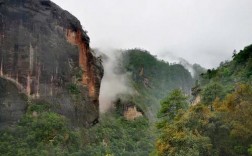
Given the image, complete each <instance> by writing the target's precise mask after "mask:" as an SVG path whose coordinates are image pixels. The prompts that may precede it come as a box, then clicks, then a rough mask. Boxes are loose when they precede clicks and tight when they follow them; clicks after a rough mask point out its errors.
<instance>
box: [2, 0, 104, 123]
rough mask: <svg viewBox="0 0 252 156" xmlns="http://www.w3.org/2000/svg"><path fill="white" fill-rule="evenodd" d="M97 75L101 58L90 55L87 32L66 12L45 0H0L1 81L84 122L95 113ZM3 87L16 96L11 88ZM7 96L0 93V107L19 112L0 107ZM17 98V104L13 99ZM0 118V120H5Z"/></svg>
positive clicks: (59, 111)
mask: <svg viewBox="0 0 252 156" xmlns="http://www.w3.org/2000/svg"><path fill="white" fill-rule="evenodd" d="M102 76H103V67H102V65H101V60H100V59H98V58H96V57H95V56H94V53H93V52H92V51H91V49H90V47H89V37H88V36H87V34H86V32H85V31H83V30H82V26H81V24H80V22H79V21H78V20H77V19H76V18H75V17H74V16H72V15H71V14H70V13H68V12H67V11H65V10H62V9H61V8H60V7H58V6H57V5H56V4H54V3H53V2H51V1H50V0H0V79H1V81H0V82H1V83H2V86H4V84H5V83H8V85H9V83H12V84H13V85H15V86H16V88H17V90H18V93H19V94H21V93H22V94H26V95H27V97H28V99H31V100H40V101H44V102H46V103H49V104H51V106H52V109H53V110H54V111H56V112H57V113H60V114H62V115H64V116H66V117H67V118H69V119H71V120H72V123H74V124H77V125H85V126H88V125H90V124H92V123H93V122H94V121H97V119H98V116H99V108H98V107H99V101H98V97H99V90H100V83H101V79H102ZM2 86H1V85H0V87H2ZM9 88H10V87H9ZM6 89H8V87H7V88H6ZM2 90H3V88H2ZM76 90H77V91H76ZM0 91H1V88H0ZM5 92H7V93H8V94H10V95H11V94H13V95H15V96H19V95H18V94H16V91H13V89H11V90H10V91H7V90H5ZM1 94H4V92H2V93H1ZM1 94H0V95H1ZM11 98H12V97H11V96H1V99H0V102H1V103H0V104H1V105H0V110H3V109H5V110H7V111H10V113H13V112H11V111H14V112H19V113H17V114H20V112H23V113H24V107H21V106H20V109H19V107H16V110H15V109H6V108H5V107H2V105H3V103H5V102H6V101H10V99H11ZM17 103H20V105H22V106H23V101H22V100H19V98H18V100H17ZM14 114H15V113H14ZM14 116H15V115H14ZM19 116H21V115H17V116H15V117H13V118H12V119H11V120H14V119H15V120H17V119H18V118H19ZM0 117H1V119H0V122H8V121H9V120H10V119H9V118H5V116H3V115H1V116H0Z"/></svg>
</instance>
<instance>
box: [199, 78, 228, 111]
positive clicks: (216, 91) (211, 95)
mask: <svg viewBox="0 0 252 156" xmlns="http://www.w3.org/2000/svg"><path fill="white" fill-rule="evenodd" d="M223 96H224V93H223V87H222V85H220V84H219V83H210V84H209V85H207V86H206V87H205V88H204V90H203V92H202V103H204V104H206V105H210V107H211V110H212V111H213V105H212V103H213V101H214V100H215V99H216V98H217V97H218V98H223Z"/></svg>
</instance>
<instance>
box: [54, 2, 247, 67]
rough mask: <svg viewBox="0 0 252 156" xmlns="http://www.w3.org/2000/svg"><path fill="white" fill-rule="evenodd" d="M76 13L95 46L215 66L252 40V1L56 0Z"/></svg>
mask: <svg viewBox="0 0 252 156" xmlns="http://www.w3.org/2000/svg"><path fill="white" fill-rule="evenodd" d="M52 1H53V2H55V3H56V4H58V5H59V6H61V7H62V8H63V9H65V10H68V11H69V12H71V13H72V14H73V15H75V16H76V17H77V18H78V19H79V20H80V21H81V23H82V25H83V27H84V29H86V30H87V31H88V35H89V37H90V39H91V46H92V47H93V48H119V49H129V48H135V47H138V48H143V49H146V50H148V51H150V52H151V53H152V54H153V55H157V56H158V57H159V58H161V59H164V60H167V61H169V60H171V59H174V58H176V57H183V58H184V59H186V60H188V61H189V62H190V63H199V64H201V65H202V66H204V67H207V68H212V67H216V66H218V65H219V63H220V62H221V61H224V60H227V59H230V58H231V56H232V53H233V50H234V49H237V51H238V50H240V49H243V47H244V46H246V45H249V44H252V0H52Z"/></svg>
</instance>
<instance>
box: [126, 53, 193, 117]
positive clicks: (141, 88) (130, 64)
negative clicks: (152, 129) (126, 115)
mask: <svg viewBox="0 0 252 156" xmlns="http://www.w3.org/2000/svg"><path fill="white" fill-rule="evenodd" d="M121 59H122V61H121V62H122V64H121V67H122V69H123V70H124V71H126V72H130V73H131V77H130V82H131V85H132V88H133V89H134V90H135V91H136V93H137V94H133V96H132V99H133V102H134V103H135V104H137V105H138V106H139V107H140V108H141V109H142V110H143V111H144V112H145V113H146V115H147V117H149V119H155V118H156V114H157V112H158V110H159V109H160V105H159V102H160V100H161V99H163V98H164V97H165V96H166V95H167V94H168V93H169V92H170V91H171V90H173V89H176V88H180V89H181V90H183V91H184V92H185V93H186V94H187V95H190V93H191V87H192V86H193V84H194V80H193V77H192V76H191V74H190V72H189V71H188V70H186V69H185V68H184V66H182V65H181V64H175V63H173V64H170V63H168V62H165V61H163V60H158V59H157V58H156V57H155V56H153V55H151V54H150V53H149V52H148V51H145V50H141V49H131V50H127V51H124V52H123V56H122V58H121Z"/></svg>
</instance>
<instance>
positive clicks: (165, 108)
mask: <svg viewBox="0 0 252 156" xmlns="http://www.w3.org/2000/svg"><path fill="white" fill-rule="evenodd" d="M160 104H161V109H160V111H159V113H158V117H159V118H164V119H165V120H167V121H171V120H173V119H174V117H175V116H176V114H177V113H178V111H179V110H180V109H182V110H183V109H186V108H188V103H187V97H186V96H185V95H184V93H183V92H182V91H181V90H180V89H175V90H173V91H172V92H171V93H170V94H169V95H168V96H167V97H166V98H164V99H163V100H162V101H161V103H160Z"/></svg>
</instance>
